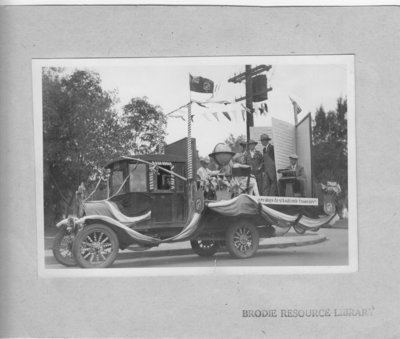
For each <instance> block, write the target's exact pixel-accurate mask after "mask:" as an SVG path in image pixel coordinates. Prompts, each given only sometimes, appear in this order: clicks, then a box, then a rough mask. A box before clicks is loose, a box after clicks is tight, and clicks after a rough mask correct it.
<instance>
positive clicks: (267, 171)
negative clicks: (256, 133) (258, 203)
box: [260, 133, 277, 196]
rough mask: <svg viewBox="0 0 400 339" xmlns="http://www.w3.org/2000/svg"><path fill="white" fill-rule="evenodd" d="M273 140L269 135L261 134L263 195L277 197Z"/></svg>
mask: <svg viewBox="0 0 400 339" xmlns="http://www.w3.org/2000/svg"><path fill="white" fill-rule="evenodd" d="M270 140H271V138H270V137H269V135H268V134H265V133H264V134H261V137H260V141H261V144H262V145H263V146H264V147H263V154H262V155H263V164H262V166H261V170H262V171H263V189H262V194H263V195H269V196H275V195H277V182H276V168H275V152H274V146H273V145H272V144H271V143H270Z"/></svg>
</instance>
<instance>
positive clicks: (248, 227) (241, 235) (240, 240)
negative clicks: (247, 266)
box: [225, 220, 260, 259]
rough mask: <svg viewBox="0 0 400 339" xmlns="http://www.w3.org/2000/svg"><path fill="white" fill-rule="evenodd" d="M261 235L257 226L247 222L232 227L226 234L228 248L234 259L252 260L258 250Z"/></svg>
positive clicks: (242, 221)
mask: <svg viewBox="0 0 400 339" xmlns="http://www.w3.org/2000/svg"><path fill="white" fill-rule="evenodd" d="M259 242H260V235H259V232H258V229H257V227H256V226H254V225H253V224H252V223H250V222H248V221H246V220H240V221H237V222H235V223H234V224H233V225H231V226H230V227H229V228H228V229H227V231H226V234H225V243H226V247H227V249H228V251H229V253H230V254H231V256H233V257H234V258H238V259H247V258H251V257H252V256H253V255H254V254H255V253H256V252H257V249H258V245H259Z"/></svg>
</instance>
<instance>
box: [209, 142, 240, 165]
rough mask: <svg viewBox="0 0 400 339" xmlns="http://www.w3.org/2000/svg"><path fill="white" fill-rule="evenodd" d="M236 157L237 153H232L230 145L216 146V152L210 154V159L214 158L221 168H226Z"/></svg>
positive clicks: (220, 144)
mask: <svg viewBox="0 0 400 339" xmlns="http://www.w3.org/2000/svg"><path fill="white" fill-rule="evenodd" d="M234 155H235V153H234V152H232V150H231V148H230V147H229V146H228V145H226V144H224V143H219V144H216V145H215V147H214V151H213V152H212V153H211V154H209V157H210V158H213V159H214V160H215V162H216V163H217V164H218V165H219V166H225V165H227V164H228V163H229V161H231V159H232V157H233V156H234Z"/></svg>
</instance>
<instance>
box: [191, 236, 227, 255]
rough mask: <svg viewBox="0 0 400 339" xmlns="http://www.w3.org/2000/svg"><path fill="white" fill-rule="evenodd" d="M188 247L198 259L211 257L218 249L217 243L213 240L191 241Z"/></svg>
mask: <svg viewBox="0 0 400 339" xmlns="http://www.w3.org/2000/svg"><path fill="white" fill-rule="evenodd" d="M190 245H191V246H192V249H193V251H194V253H196V254H198V255H199V256H200V257H211V256H213V255H214V254H215V253H217V252H218V249H219V248H220V244H219V242H218V241H215V240H191V241H190Z"/></svg>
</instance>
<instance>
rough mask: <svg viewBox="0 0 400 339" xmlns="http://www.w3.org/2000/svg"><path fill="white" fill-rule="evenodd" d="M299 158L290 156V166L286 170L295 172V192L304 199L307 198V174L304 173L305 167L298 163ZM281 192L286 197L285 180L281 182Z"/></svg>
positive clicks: (293, 155)
mask: <svg viewBox="0 0 400 339" xmlns="http://www.w3.org/2000/svg"><path fill="white" fill-rule="evenodd" d="M298 159H299V157H298V156H297V154H291V155H289V160H290V165H289V166H288V167H286V168H285V169H286V170H290V171H293V174H294V176H295V177H296V180H295V181H294V183H293V191H294V192H299V193H300V195H301V196H302V197H304V196H305V183H306V174H305V171H304V167H303V166H301V165H300V164H299V163H298ZM279 190H280V192H281V194H282V195H285V191H286V187H285V182H284V181H283V180H279Z"/></svg>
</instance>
